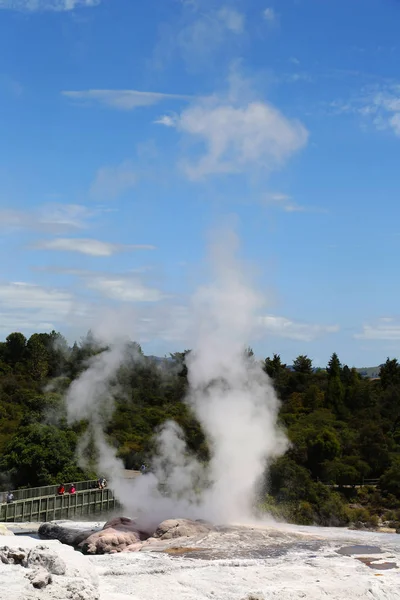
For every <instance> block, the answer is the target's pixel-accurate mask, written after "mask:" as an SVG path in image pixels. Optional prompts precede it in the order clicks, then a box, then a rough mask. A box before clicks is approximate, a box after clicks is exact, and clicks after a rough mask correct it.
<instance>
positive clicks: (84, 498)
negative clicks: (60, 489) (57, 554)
mask: <svg viewBox="0 0 400 600" xmlns="http://www.w3.org/2000/svg"><path fill="white" fill-rule="evenodd" d="M81 483H84V482H81ZM39 489H41V488H39ZM56 489H57V486H56ZM19 491H21V490H19ZM23 491H27V490H23ZM116 506H117V501H116V500H115V498H114V494H113V492H112V490H110V489H108V488H105V489H104V490H99V489H87V490H82V491H78V492H77V493H76V494H65V495H64V496H57V495H55V494H54V493H52V494H48V495H46V496H45V495H40V496H38V497H36V498H26V499H20V500H16V501H14V502H11V503H9V504H7V503H3V504H0V521H1V522H6V523H7V522H8V523H13V522H23V521H32V522H33V521H39V522H44V521H54V520H60V519H69V518H71V517H74V518H76V517H81V516H87V515H91V514H95V513H101V512H107V511H110V510H113V509H114V508H115V507H116Z"/></svg>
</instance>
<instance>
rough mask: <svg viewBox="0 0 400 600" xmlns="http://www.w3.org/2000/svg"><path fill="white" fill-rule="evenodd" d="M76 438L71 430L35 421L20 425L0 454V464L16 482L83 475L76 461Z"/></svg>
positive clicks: (37, 482) (43, 481)
mask: <svg viewBox="0 0 400 600" xmlns="http://www.w3.org/2000/svg"><path fill="white" fill-rule="evenodd" d="M76 443H77V438H76V435H75V434H74V433H73V432H72V431H64V430H62V429H59V428H58V427H55V426H54V425H42V424H40V423H34V424H32V425H29V426H27V427H21V428H20V429H19V430H18V431H17V432H16V434H15V436H14V437H13V439H12V440H11V441H10V443H9V444H8V446H7V447H6V449H5V452H4V454H3V456H2V458H1V462H0V468H1V469H2V470H3V471H7V472H9V473H10V475H11V478H12V480H13V483H14V486H15V487H19V486H32V487H35V486H40V485H49V484H55V483H58V482H59V481H61V480H63V479H66V474H67V473H68V475H69V476H71V474H72V473H73V474H74V479H78V480H79V479H80V478H82V477H83V476H84V474H83V472H82V470H81V469H79V468H78V467H77V465H76V462H75V448H76Z"/></svg>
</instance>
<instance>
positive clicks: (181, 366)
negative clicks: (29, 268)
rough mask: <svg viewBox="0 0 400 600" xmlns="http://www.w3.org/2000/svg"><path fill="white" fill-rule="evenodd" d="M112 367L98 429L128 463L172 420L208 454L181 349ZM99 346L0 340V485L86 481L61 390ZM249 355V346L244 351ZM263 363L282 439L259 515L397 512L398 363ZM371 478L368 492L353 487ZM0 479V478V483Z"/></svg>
mask: <svg viewBox="0 0 400 600" xmlns="http://www.w3.org/2000/svg"><path fill="white" fill-rule="evenodd" d="M131 349H132V356H133V354H136V356H137V354H138V353H139V354H140V360H139V361H138V360H134V361H133V360H132V361H131V362H130V361H129V360H128V361H126V362H125V363H124V365H123V366H121V367H120V369H119V371H118V373H117V375H116V377H115V381H114V382H113V383H112V386H113V397H114V402H115V410H114V412H113V413H112V414H111V415H110V416H109V418H108V421H107V424H106V428H105V433H106V435H107V437H108V440H109V442H110V443H111V444H112V445H113V446H114V447H115V448H116V449H117V452H118V455H119V456H120V457H121V458H122V459H123V461H124V463H125V466H126V468H138V467H139V466H140V464H141V463H142V462H143V461H145V460H149V457H150V456H151V453H152V450H153V443H154V442H153V434H154V431H155V430H157V428H158V427H159V426H160V425H161V424H162V423H163V422H164V421H166V420H167V419H174V420H175V421H177V422H178V423H179V424H180V425H181V427H182V429H183V430H184V432H185V435H186V440H187V443H188V447H189V449H190V450H191V451H192V452H194V453H196V454H197V455H198V456H199V457H200V458H201V460H207V458H208V456H209V454H208V452H209V449H208V447H207V444H206V441H205V438H204V436H203V434H202V431H201V428H200V427H199V424H198V423H197V421H196V419H195V418H194V416H193V414H191V412H190V409H189V408H188V407H187V405H186V404H185V403H184V402H183V398H184V396H185V391H186V388H187V370H186V367H185V352H183V353H176V354H174V355H171V357H170V358H169V359H166V360H164V361H159V360H155V359H153V358H150V357H145V356H143V354H142V352H141V349H140V347H139V346H138V345H137V344H132V345H131ZM103 350H104V348H101V347H99V346H98V345H97V343H96V342H95V340H94V339H93V338H92V336H91V335H90V333H89V334H88V335H87V336H86V338H84V339H82V340H81V342H80V343H79V344H74V346H73V347H69V346H68V344H67V343H66V341H65V339H64V338H63V337H62V336H61V335H60V334H58V333H56V332H52V333H50V334H47V333H44V334H34V335H32V336H31V337H30V338H29V339H26V338H25V336H24V335H23V334H22V333H11V334H10V335H9V336H8V337H7V338H6V340H5V341H4V342H3V343H0V457H1V458H0V472H1V477H2V482H3V488H4V487H5V486H7V487H22V486H36V485H46V484H50V483H58V482H59V481H61V480H66V481H71V480H78V479H82V478H86V477H89V476H93V473H92V472H84V471H82V469H80V468H79V466H78V465H77V463H76V447H77V443H78V439H79V437H80V435H81V434H82V433H83V432H84V431H85V430H86V429H87V427H88V424H87V423H85V422H79V423H75V424H72V425H71V424H68V422H67V418H66V410H65V403H64V397H65V392H66V390H67V389H68V387H69V385H70V383H71V382H72V381H73V380H74V379H76V378H77V377H78V376H79V374H80V373H82V372H83V371H84V370H85V369H86V368H87V366H88V361H89V360H90V358H91V357H92V356H93V355H95V354H97V353H100V352H102V351H103ZM248 351H250V352H251V350H250V349H249V350H248ZM263 368H264V369H265V371H266V373H267V374H268V375H269V376H270V378H271V379H272V382H273V385H274V386H275V389H276V391H277V393H278V395H279V397H280V399H281V402H282V404H281V409H280V414H279V420H280V423H281V424H282V425H283V426H284V427H285V428H286V430H287V433H288V437H289V439H290V441H291V445H290V448H289V450H288V451H287V453H286V454H285V455H284V456H283V457H281V458H279V459H278V460H276V461H275V462H274V463H273V464H272V465H270V469H269V475H268V476H267V477H266V481H265V488H264V491H263V498H262V501H263V504H264V506H266V507H268V509H269V510H272V511H273V512H275V513H277V514H281V515H282V516H284V517H286V518H289V519H292V520H296V521H299V522H302V523H312V522H317V523H322V524H344V523H347V522H348V521H350V520H352V521H364V522H365V521H370V522H374V520H376V519H377V516H378V515H382V514H383V513H384V512H385V511H386V513H385V514H386V516H387V517H388V518H390V519H391V520H393V521H396V520H399V518H400V365H399V363H398V362H397V360H396V359H387V361H386V362H385V363H384V364H383V365H382V366H381V368H380V372H379V378H376V379H368V378H366V377H363V376H361V375H360V374H359V373H358V372H357V371H356V369H350V368H349V367H347V366H346V365H342V364H341V363H340V360H339V358H338V356H337V355H336V354H333V355H332V357H331V359H330V361H329V363H328V365H327V367H326V369H318V370H316V369H314V368H313V366H312V361H311V360H310V358H309V357H307V356H304V355H303V356H298V357H297V358H296V359H295V361H294V362H293V365H292V366H290V367H288V366H287V365H285V364H283V363H282V362H281V359H280V357H279V356H278V355H274V356H273V357H272V358H267V359H266V360H265V361H264V364H263ZM368 479H377V480H378V479H379V486H378V487H365V486H363V487H359V485H360V484H362V483H363V482H364V481H365V480H368ZM0 484H1V482H0Z"/></svg>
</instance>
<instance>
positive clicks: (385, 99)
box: [330, 83, 400, 137]
mask: <svg viewBox="0 0 400 600" xmlns="http://www.w3.org/2000/svg"><path fill="white" fill-rule="evenodd" d="M330 109H331V112H332V113H334V114H340V115H343V114H355V115H357V116H359V117H360V118H362V119H363V122H364V123H365V122H370V123H371V124H372V125H373V126H374V127H375V128H376V129H378V130H385V129H386V130H392V132H393V133H394V134H395V135H396V136H398V137H400V84H399V83H385V84H380V85H370V86H367V87H365V88H364V89H363V90H362V92H361V93H360V94H359V95H358V96H355V97H353V98H350V99H347V100H345V101H342V100H334V101H333V102H331V104H330Z"/></svg>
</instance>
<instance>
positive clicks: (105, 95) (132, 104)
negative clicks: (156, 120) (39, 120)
mask: <svg viewBox="0 0 400 600" xmlns="http://www.w3.org/2000/svg"><path fill="white" fill-rule="evenodd" d="M61 93H62V95H63V96H66V97H67V98H70V99H71V100H74V101H76V102H80V103H84V104H100V105H101V106H106V107H108V108H114V109H117V110H134V109H135V108H138V107H140V106H152V105H154V104H158V103H159V102H163V101H165V100H187V99H188V98H189V96H184V95H180V94H161V93H157V92H140V91H137V90H81V91H68V90H66V91H63V92H61Z"/></svg>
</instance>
